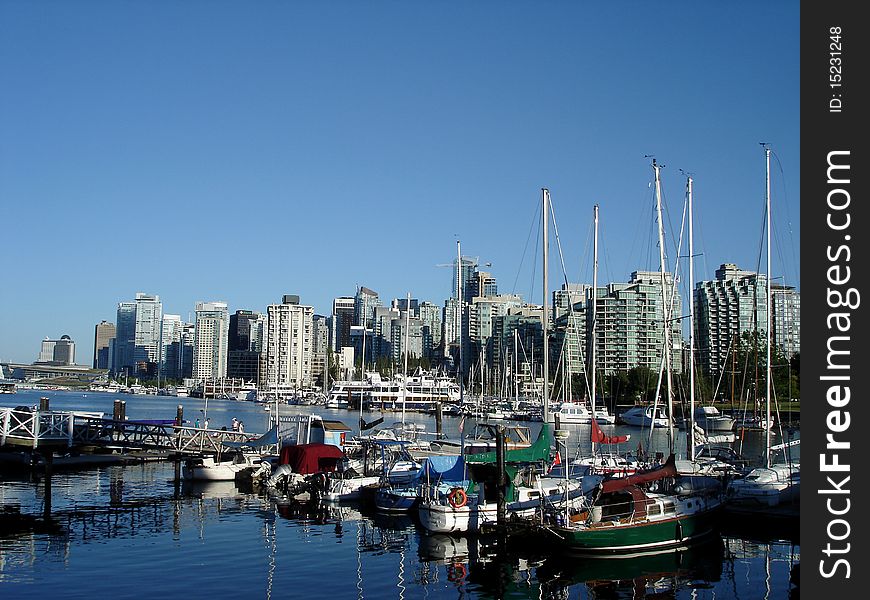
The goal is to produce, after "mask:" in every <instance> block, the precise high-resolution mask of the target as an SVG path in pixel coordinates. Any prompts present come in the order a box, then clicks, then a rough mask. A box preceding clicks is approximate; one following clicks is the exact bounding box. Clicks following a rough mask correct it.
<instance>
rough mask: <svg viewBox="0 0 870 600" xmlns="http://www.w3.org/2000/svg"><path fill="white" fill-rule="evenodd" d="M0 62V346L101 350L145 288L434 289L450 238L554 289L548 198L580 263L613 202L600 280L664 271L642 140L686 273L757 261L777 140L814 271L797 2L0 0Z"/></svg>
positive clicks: (166, 292) (186, 299)
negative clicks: (46, 341)
mask: <svg viewBox="0 0 870 600" xmlns="http://www.w3.org/2000/svg"><path fill="white" fill-rule="evenodd" d="M0 78H2V89H3V92H2V93H0V197H2V203H0V206H2V215H3V217H2V223H3V234H2V236H0V250H2V258H3V264H4V267H5V268H4V277H3V279H4V284H3V286H2V288H0V360H11V361H19V362H30V361H33V360H35V359H36V357H37V355H38V352H39V343H40V340H41V339H43V338H44V337H46V336H48V337H52V338H57V337H59V336H61V335H62V334H69V335H70V336H71V337H72V338H73V339H74V340H75V341H76V344H77V362H79V363H89V362H90V360H91V354H92V351H93V350H92V345H93V327H94V325H95V324H96V323H98V322H99V321H100V320H102V319H106V320H109V321H114V320H115V310H116V307H117V303H118V302H120V301H125V300H132V299H133V297H134V295H135V293H136V292H137V291H143V292H147V293H152V294H159V295H160V297H161V300H163V303H164V312H166V313H175V314H181V315H182V317H184V318H186V317H187V315H188V313H190V312H192V311H193V310H194V305H195V303H196V302H197V301H213V300H223V301H226V302H228V303H229V307H230V310H231V311H234V310H236V309H240V308H245V309H253V310H264V309H265V307H266V305H268V304H270V303H274V302H280V299H281V296H282V294H286V293H295V294H299V295H300V296H301V299H302V302H303V303H305V304H310V305H313V306H314V307H315V311H316V312H318V313H320V314H329V312H330V310H331V301H332V298H334V297H336V296H342V295H353V293H354V291H355V289H356V286H357V285H365V286H366V287H369V288H371V289H374V290H376V291H378V292H379V293H380V296H381V298H382V299H383V300H384V301H385V302H389V300H390V299H391V298H402V297H404V296H405V295H406V293H407V292H411V294H412V296H414V297H417V298H420V299H423V300H429V301H432V302H436V303H439V304H441V303H442V302H443V300H444V298H446V297H447V296H449V294H450V269H446V268H442V267H438V266H436V265H438V264H441V263H448V262H450V261H451V260H452V259H453V258H454V256H455V254H456V240H457V239H460V240H461V243H462V251H463V254H465V255H470V256H478V257H480V260H481V262H482V263H484V262H491V263H492V266H491V267H490V268H488V270H489V271H491V272H492V273H493V275H495V277H496V278H497V279H498V283H499V291H500V292H503V293H511V292H513V293H519V294H521V295H523V296H524V297H525V298H526V299H529V300H532V301H536V302H540V299H541V282H540V270H541V267H540V264H539V263H540V248H539V246H540V244H539V242H536V240H537V238H538V237H539V236H540V234H539V233H538V229H537V223H538V218H539V217H538V215H539V212H540V196H541V192H540V189H541V188H542V187H547V188H549V190H550V193H551V196H552V201H553V206H554V210H555V213H556V219H557V222H556V225H557V227H558V232H559V241H560V242H561V245H562V251H563V255H564V259H565V263H566V271H567V273H568V279H570V280H571V281H591V267H590V266H589V265H590V262H591V256H590V253H591V251H590V249H589V248H590V243H591V242H590V229H591V221H592V206H593V204H595V203H598V204H599V205H600V207H601V208H600V211H601V215H600V219H601V225H600V238H599V239H600V246H601V250H600V252H601V259H600V267H599V282H601V283H606V282H609V281H626V280H628V278H629V276H630V273H631V271H633V270H637V269H651V270H655V269H657V268H658V254H657V252H658V251H657V248H656V247H655V245H654V239H655V223H654V221H653V218H652V217H653V213H652V208H653V196H652V193H651V190H650V188H649V184H650V181H651V179H652V169H651V168H650V159H649V158H646V157H645V155H655V156H656V157H657V160H658V161H659V162H660V163H662V164H664V165H665V168H664V170H663V189H664V195H665V200H666V203H667V211H668V215H669V216H668V217H667V220H668V222H669V225H668V226H669V228H670V227H673V228H675V229H677V230H678V228H679V220H680V215H681V211H682V204H683V200H684V196H685V191H684V190H685V178H684V175H683V173H681V169H682V170H683V171H686V172H691V173H692V174H693V177H694V182H695V183H694V192H695V193H694V200H695V253H696V254H701V256H699V257H698V258H697V259H696V263H695V272H696V279H697V280H700V279H704V278H712V277H713V271H714V270H715V268H716V267H717V266H718V265H719V264H720V263H722V262H736V263H737V264H738V265H739V266H740V267H742V268H745V269H755V268H757V267H758V266H759V262H758V261H759V257H760V256H763V255H762V254H761V252H762V248H761V245H760V244H761V240H762V233H763V231H762V228H763V222H762V218H763V203H764V155H763V150H762V149H761V147H760V146H759V145H758V143H759V142H761V141H764V142H768V143H770V144H771V147H772V149H773V151H774V154H775V158H774V161H773V174H772V197H773V204H774V209H773V223H774V228H775V232H776V234H775V238H776V241H775V246H773V255H774V259H773V260H774V276H777V277H782V281H784V282H786V283H788V284H791V285H796V286H798V287H800V281H799V279H798V277H799V273H800V265H799V257H800V254H799V242H800V239H799V228H800V222H799V216H800V214H799V207H800V194H799V193H800V189H799V177H798V173H799V169H800V163H799V131H800V130H799V108H800V102H799V82H800V77H799V7H798V3H796V2H765V3H756V2H749V1H745V2H729V3H722V2H664V3H652V2H613V3H593V2H558V1H555V2H509V3H504V2H486V1H484V2H439V3H424V2H367V3H359V2H329V3H323V2H251V3H248V2H222V1H208V2H206V1H183V2H168V1H163V2H160V1H157V2H144V1H132V0H131V1H126V2H109V1H102V2H88V1H78V2H62V1H55V2H39V3H35V2H24V1H14V0H4V1H3V2H2V3H0ZM551 231H552V227H551ZM677 234H678V231H677V232H675V233H672V232H671V231H670V230H669V232H668V234H667V235H668V236H669V238H670V241H669V242H668V244H669V246H670V249H669V252H668V254H669V259H670V260H673V259H674V258H675V257H676V255H677V253H676V251H675V250H673V244H674V243H675V242H674V241H673V240H674V239H675V238H676V235H677ZM530 236H531V239H530ZM685 252H686V251H685V250H684V251H683V253H684V254H685ZM550 266H551V269H550V275H549V277H550V282H551V288H556V287H558V284H559V282H560V281H562V280H563V278H564V275H563V271H562V268H561V266H560V264H559V259H558V249H557V247H556V242H555V237H553V238H552V242H551V261H550ZM760 267H761V269H762V270H764V261H763V258H762V262H761V263H760Z"/></svg>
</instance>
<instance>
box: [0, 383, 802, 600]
mask: <svg viewBox="0 0 870 600" xmlns="http://www.w3.org/2000/svg"><path fill="white" fill-rule="evenodd" d="M43 396H48V397H49V402H50V405H51V407H52V408H53V409H57V410H72V409H74V408H75V409H77V410H87V411H88V412H97V413H98V412H107V413H111V411H112V409H113V407H114V403H115V400H116V398H117V397H116V396H113V395H111V394H101V393H87V394H83V393H78V392H44V391H38V390H32V391H19V393H18V394H17V397H6V398H4V399H5V400H6V402H5V403H4V404H3V406H9V405H10V404H13V405H15V406H17V405H27V404H38V403H39V400H40V398H41V397H43ZM10 400H13V401H14V403H13V402H10ZM179 402H183V412H184V414H186V415H188V416H189V417H190V416H195V415H197V414H199V415H200V417H202V414H201V413H199V411H201V410H202V411H204V410H205V401H204V400H203V399H197V398H183V399H179V398H178V397H163V396H141V397H136V398H129V399H128V404H127V407H126V410H127V418H128V419H131V420H155V419H159V418H160V417H166V416H167V413H168V415H169V416H173V415H174V413H175V412H176V410H177V406H178V403H179ZM285 409H286V410H288V412H289V411H290V410H293V411H294V412H300V413H307V414H314V413H315V412H316V413H322V414H323V416H324V418H327V419H331V420H337V421H341V420H343V421H344V422H346V423H355V417H356V415H357V413H356V412H355V411H347V410H330V409H325V408H324V407H306V406H293V407H284V406H281V407H280V408H279V410H281V411H283V410H285ZM376 414H377V413H374V414H370V413H366V414H365V418H366V420H367V421H372V420H374V417H375V416H376ZM208 417H209V419H210V421H211V423H212V426H213V427H214V426H215V425H217V426H218V427H222V426H224V424H229V423H230V422H231V420H232V419H233V418H236V419H237V420H242V421H244V422H245V423H247V424H248V430H249V431H251V432H261V431H265V430H266V428H267V426H268V424H269V418H270V415H269V413H266V412H265V411H262V409H261V408H260V407H259V406H258V405H257V404H255V403H252V402H238V401H232V400H210V401H209V403H208ZM406 418H407V422H408V423H415V424H418V425H419V426H421V427H429V428H431V427H432V425H433V424H432V421H433V418H432V417H431V416H429V415H426V414H422V413H408V415H406ZM459 422H460V419H459V418H456V417H445V418H444V423H443V426H444V431H445V435H448V436H450V437H459V433H460V432H459V430H458V427H459ZM541 426H542V424H540V423H531V424H530V429H531V433H532V435H535V436H537V435H538V433H539V429H540V427H541ZM588 427H589V426H588V425H565V426H564V428H565V429H566V430H568V431H570V434H571V436H572V439H573V442H574V443H573V444H572V445H571V447H572V448H573V447H574V445H575V444H578V445H579V444H580V443H581V442H580V441H579V440H581V439H584V436H585V438H586V439H588V433H587V432H588ZM615 429H616V432H619V433H625V432H632V433H634V434H635V436H640V435H641V432H640V430H639V429H636V428H630V427H624V426H617V427H616V428H615ZM219 430H220V429H218V431H219ZM608 430H610V428H609V427H608ZM664 434H665V431H664V429H654V430H653V435H652V445H651V446H650V450H651V451H653V452H655V451H656V449H657V448H663V447H665V446H666V440H665V436H664ZM251 435H252V436H253V435H259V434H258V433H252V434H251ZM634 439H635V437H632V440H634ZM763 449H764V439H763V435H762V434H761V433H759V434H758V435H756V436H752V435H748V434H747V436H746V439H745V444H744V445H743V447H742V448H741V450H742V452H741V455H743V456H747V457H750V458H751V459H752V460H753V461H756V462H757V461H758V460H759V458H760V456H759V452H761V453H763ZM56 460H58V459H56ZM0 468H2V473H3V475H2V478H3V492H2V497H0V503H2V505H3V515H2V517H0V582H2V584H3V586H4V589H5V590H9V591H10V592H11V593H12V596H10V597H17V596H19V595H23V594H31V593H37V594H40V595H42V594H50V593H59V590H61V589H66V588H67V587H68V586H70V585H71V584H72V585H77V586H78V587H77V588H76V589H77V591H78V592H79V593H81V594H82V595H83V596H84V595H88V594H93V593H96V591H97V589H98V588H97V585H98V584H97V583H96V582H97V581H98V580H99V577H98V576H97V574H96V572H95V570H97V569H99V568H100V565H103V564H106V565H107V566H108V567H109V568H111V569H113V570H115V569H123V570H124V572H125V574H126V575H125V576H126V577H127V578H128V579H131V580H137V579H138V580H148V581H149V585H151V588H150V590H151V591H152V592H153V593H154V594H160V593H164V594H169V595H173V594H177V586H178V585H179V584H180V582H185V581H189V580H190V579H191V577H193V575H192V573H194V572H205V573H209V572H211V571H220V565H221V564H223V562H225V561H226V560H227V559H229V558H231V560H232V561H233V563H234V564H235V567H234V569H233V572H232V574H226V575H215V576H214V577H210V576H209V577H204V578H201V579H199V580H198V583H197V593H198V594H202V595H208V596H210V597H218V598H220V597H230V596H237V595H238V594H239V593H242V594H243V595H245V596H250V597H260V596H262V597H266V598H268V597H271V595H272V594H275V595H279V594H280V595H286V594H287V592H286V590H287V589H296V587H295V586H298V585H300V582H302V583H303V584H305V585H306V587H308V591H307V595H308V596H309V597H316V598H321V597H323V598H327V597H348V596H356V597H358V598H362V597H366V596H368V597H378V598H381V597H399V598H403V597H421V596H424V595H425V596H427V597H434V598H441V597H455V596H456V594H457V593H460V594H464V595H466V596H468V597H505V596H511V597H568V596H570V597H576V596H577V594H580V597H599V595H600V594H610V595H612V596H613V597H626V598H630V597H637V596H636V595H634V594H636V591H637V590H638V589H643V590H646V592H645V593H650V594H651V593H656V592H667V593H669V594H672V596H673V597H676V598H690V597H692V598H715V597H729V598H762V597H763V598H787V597H790V596H789V595H790V594H793V593H796V592H795V590H796V587H795V585H794V583H793V582H792V571H793V569H795V565H797V564H799V559H800V545H799V539H798V536H797V530H796V529H795V528H793V527H789V526H782V527H779V528H778V529H777V528H776V527H774V528H773V529H771V528H770V527H767V528H766V529H765V528H761V527H759V526H757V525H748V526H745V527H742V528H741V527H734V528H731V525H730V521H731V520H730V519H728V520H722V521H721V522H720V527H718V529H717V531H716V533H715V534H714V535H712V536H708V537H707V538H705V539H704V540H701V541H700V542H699V543H698V544H687V545H680V546H678V547H676V548H673V549H670V550H669V551H667V552H662V553H652V554H650V555H642V556H619V557H609V558H607V557H603V558H602V557H598V558H588V557H572V556H571V555H570V553H565V552H554V551H553V549H552V548H548V547H547V544H528V543H524V542H518V541H516V540H512V539H511V538H508V539H507V540H502V539H499V538H498V536H497V535H495V536H494V534H492V533H484V534H483V535H472V536H457V535H445V534H439V533H431V532H428V531H427V530H426V529H425V528H424V527H421V526H420V524H419V522H418V521H417V518H416V517H415V515H414V513H413V512H411V513H401V512H400V513H398V514H393V513H379V512H378V511H377V510H375V508H374V507H372V506H368V505H366V504H365V503H362V502H351V503H340V504H319V503H316V502H292V501H287V500H285V499H283V498H281V497H280V496H275V495H274V494H270V493H268V492H266V493H264V492H263V491H257V490H255V489H252V488H250V487H246V486H244V485H242V484H239V483H237V482H234V481H186V480H184V479H183V478H182V479H180V480H179V479H177V478H176V477H175V472H174V468H173V464H172V462H171V461H166V460H147V461H146V460H139V461H133V462H131V463H130V464H114V465H102V466H96V465H95V466H88V467H84V468H82V466H81V465H79V466H78V467H77V468H75V469H72V470H65V469H57V470H56V471H55V473H54V475H53V477H52V488H51V490H50V493H51V498H50V502H51V519H42V518H40V515H42V514H43V509H44V506H45V502H46V490H45V489H44V488H45V485H44V483H45V477H44V475H43V474H41V473H40V472H39V471H38V470H37V471H26V470H20V469H17V470H16V469H8V468H7V467H6V466H3V467H0ZM749 518H750V517H747V519H749ZM745 522H746V523H748V522H749V521H745ZM768 525H769V524H768ZM730 529H733V531H731V530H730ZM517 539H520V540H522V539H523V538H522V536H520V537H519V538H517ZM134 542H135V543H134ZM63 557H66V558H63ZM157 573H160V574H161V577H155V574H157ZM324 573H329V574H330V576H328V577H324V576H323V574H324ZM336 573H337V574H340V576H338V577H336V576H334V575H332V574H336ZM164 576H165V577H164ZM324 579H326V580H327V581H324ZM153 580H156V581H153ZM288 586H290V587H288ZM240 590H243V591H241V592H240ZM116 595H117V596H118V597H138V594H137V593H136V591H135V590H134V589H131V590H129V591H128V592H126V593H125V592H121V593H119V594H116ZM291 595H292V594H291Z"/></svg>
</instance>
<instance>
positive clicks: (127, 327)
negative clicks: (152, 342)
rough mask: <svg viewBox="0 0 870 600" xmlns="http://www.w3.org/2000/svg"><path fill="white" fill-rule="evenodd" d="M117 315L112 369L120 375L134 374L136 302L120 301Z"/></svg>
mask: <svg viewBox="0 0 870 600" xmlns="http://www.w3.org/2000/svg"><path fill="white" fill-rule="evenodd" d="M117 315H118V316H117V319H116V320H115V322H116V324H117V325H116V327H115V352H114V360H113V361H112V371H113V372H114V373H116V374H118V375H122V374H124V375H133V374H134V371H135V367H136V362H135V361H134V360H133V348H134V347H135V345H136V303H135V302H119V303H118V313H117Z"/></svg>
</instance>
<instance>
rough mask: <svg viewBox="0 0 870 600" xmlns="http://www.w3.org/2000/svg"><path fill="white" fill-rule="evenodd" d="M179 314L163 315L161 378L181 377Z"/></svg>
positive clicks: (180, 323)
mask: <svg viewBox="0 0 870 600" xmlns="http://www.w3.org/2000/svg"><path fill="white" fill-rule="evenodd" d="M181 326H182V321H181V315H163V325H162V331H161V334H160V370H159V374H160V377H161V378H162V379H178V378H180V377H181V365H180V362H179V361H180V358H181Z"/></svg>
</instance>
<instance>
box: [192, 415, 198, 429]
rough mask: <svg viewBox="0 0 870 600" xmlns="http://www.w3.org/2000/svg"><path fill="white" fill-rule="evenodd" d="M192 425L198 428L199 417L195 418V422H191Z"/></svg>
mask: <svg viewBox="0 0 870 600" xmlns="http://www.w3.org/2000/svg"><path fill="white" fill-rule="evenodd" d="M193 426H194V427H196V428H197V429H199V417H197V418H196V422H195V423H194V424H193Z"/></svg>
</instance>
